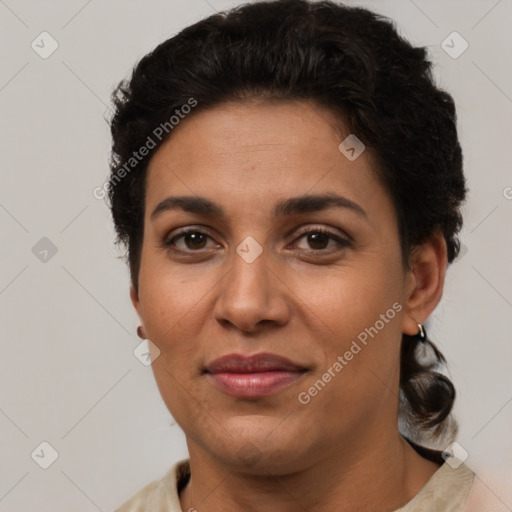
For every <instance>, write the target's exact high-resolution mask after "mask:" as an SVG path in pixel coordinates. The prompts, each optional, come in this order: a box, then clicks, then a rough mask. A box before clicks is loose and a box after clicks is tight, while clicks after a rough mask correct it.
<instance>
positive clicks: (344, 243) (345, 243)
mask: <svg viewBox="0 0 512 512" xmlns="http://www.w3.org/2000/svg"><path fill="white" fill-rule="evenodd" d="M190 233H198V234H201V235H206V236H207V237H209V238H211V239H213V237H212V236H211V235H210V234H209V233H207V232H205V231H201V230H200V229H197V228H186V229H183V230H182V231H180V232H179V233H177V234H176V235H174V236H173V237H172V238H167V239H164V240H162V242H161V244H160V246H161V247H162V248H164V249H167V250H171V251H172V252H175V253H179V254H194V253H196V254H200V253H201V252H202V251H203V249H198V250H193V249H191V250H187V251H184V250H182V249H177V248H175V246H174V243H175V241H176V240H177V239H179V238H182V237H183V236H186V235H187V234H190ZM319 233H321V234H324V235H328V236H329V237H330V239H331V240H334V241H335V242H336V243H337V244H338V247H337V248H334V250H333V248H330V249H309V250H303V252H305V253H307V254H315V255H318V254H320V255H321V254H324V255H326V254H331V253H333V252H336V251H338V250H342V249H344V248H347V247H351V246H352V242H351V241H349V240H347V239H345V238H342V237H340V236H339V235H337V234H335V233H333V232H332V231H329V230H327V229H325V228H314V229H309V230H308V231H303V232H302V233H299V235H298V236H297V238H296V239H295V240H300V239H302V238H305V237H306V236H307V235H311V234H319Z"/></svg>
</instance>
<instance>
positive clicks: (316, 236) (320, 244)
mask: <svg viewBox="0 0 512 512" xmlns="http://www.w3.org/2000/svg"><path fill="white" fill-rule="evenodd" d="M306 238H307V241H308V244H309V246H310V247H311V248H312V249H325V248H326V247H327V245H328V244H329V240H330V239H331V237H330V236H329V235H327V234H325V233H308V235H307V237H306Z"/></svg>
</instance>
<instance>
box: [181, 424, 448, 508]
mask: <svg viewBox="0 0 512 512" xmlns="http://www.w3.org/2000/svg"><path fill="white" fill-rule="evenodd" d="M369 434H371V433H369ZM380 434H381V432H380ZM362 438H364V439H365V440H366V442H364V443H362V442H361V439H362ZM371 440H373V442H372V441H371ZM346 446H350V447H351V448H350V449H346ZM328 452H329V453H328V454H327V455H326V456H325V457H323V458H319V459H316V460H315V461H314V462H312V463H311V464H310V465H307V467H306V468H305V469H302V470H300V471H293V472H290V473H288V474H282V475H269V474H268V473H267V474H265V470H264V468H263V469H261V471H259V472H258V474H248V473H247V472H243V471H241V470H240V468H239V467H230V466H226V465H224V464H220V463H219V462H218V461H217V460H215V459H213V458H211V457H210V456H208V455H207V454H205V452H203V451H202V450H201V449H200V448H199V447H198V446H197V445H194V444H193V443H189V453H190V465H191V478H190V481H189V483H188V485H187V486H186V488H185V489H184V490H183V491H182V493H181V495H180V501H181V507H182V510H184V511H187V510H198V511H201V510H208V511H209V512H220V511H223V512H238V511H240V510H245V511H248V512H252V511H259V512H267V511H269V512H270V511H272V512H275V510H279V511H282V512H296V511H297V510H315V511H317V512H324V511H325V512H327V511H329V512H330V511H332V510H336V511H338V512H349V511H354V510H382V511H394V510H396V509H398V508H400V507H402V506H403V505H405V504H406V503H407V502H408V501H410V500H411V499H412V498H413V497H414V496H415V495H416V494H417V493H418V492H419V490H420V489H421V487H423V485H425V483H426V482H427V481H428V479H429V478H430V477H431V476H432V475H433V474H434V472H435V471H436V470H437V469H438V468H439V465H438V464H435V463H433V462H430V461H428V460H426V459H424V458H422V457H421V456H419V455H418V454H417V453H416V452H415V451H414V449H413V448H412V447H411V446H410V445H409V444H408V443H407V442H406V441H405V440H404V439H403V438H402V437H401V436H400V435H399V434H398V432H396V435H393V436H390V437H388V439H386V440H384V441H383V439H382V437H379V436H377V435H370V436H369V437H367V436H361V435H360V434H358V436H357V439H354V442H350V443H348V442H347V443H344V447H343V448H342V449H340V450H333V449H331V450H328ZM269 472H270V471H269Z"/></svg>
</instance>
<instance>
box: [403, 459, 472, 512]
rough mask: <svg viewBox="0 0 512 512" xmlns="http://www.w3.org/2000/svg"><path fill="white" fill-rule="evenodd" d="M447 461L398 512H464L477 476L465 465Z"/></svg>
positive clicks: (450, 460)
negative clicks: (438, 511) (437, 511)
mask: <svg viewBox="0 0 512 512" xmlns="http://www.w3.org/2000/svg"><path fill="white" fill-rule="evenodd" d="M458 462H460V461H457V464H454V463H453V462H452V459H449V460H447V461H446V462H445V463H444V464H443V465H442V466H441V467H440V468H439V469H438V470H437V471H436V472H435V473H434V474H433V475H432V477H431V478H430V479H429V480H428V482H427V483H426V484H425V485H424V486H423V487H422V489H421V490H420V491H419V492H418V494H417V495H416V496H415V497H414V498H413V499H412V500H411V501H409V502H408V503H407V504H406V505H405V506H403V507H402V508H400V509H399V510H397V511H396V512H428V511H431V510H442V511H443V512H462V511H463V510H464V504H465V503H466V500H467V497H468V494H469V492H470V490H471V487H472V485H473V481H474V478H475V474H474V473H473V471H471V469H469V468H468V467H467V466H466V465H465V464H464V463H460V464H459V463H458Z"/></svg>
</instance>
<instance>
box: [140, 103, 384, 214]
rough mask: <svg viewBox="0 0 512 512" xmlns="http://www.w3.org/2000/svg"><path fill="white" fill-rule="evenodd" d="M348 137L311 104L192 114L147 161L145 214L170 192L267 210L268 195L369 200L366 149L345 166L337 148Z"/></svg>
mask: <svg viewBox="0 0 512 512" xmlns="http://www.w3.org/2000/svg"><path fill="white" fill-rule="evenodd" d="M349 135H350V131H349V130H348V128H347V127H346V126H345V125H344V123H343V121H342V119H341V118H340V117H339V116H336V115H334V114H333V113H332V112H330V111H329V110H328V109H326V108H323V107H321V106H319V105H317V104H315V103H312V102H304V101H289V102H284V103H282V102H281V103H275V102H273V103H270V102H265V103H263V102H250V103H247V102H246V103H234V102H233V103H226V104H222V105H219V106H217V107H215V108H211V109H207V110H204V111H198V112H195V113H194V114H193V115H190V117H189V118H185V119H184V120H183V121H181V123H180V125H179V126H177V127H176V128H175V129H174V130H173V132H172V134H171V137H170V138H169V139H168V140H167V141H166V142H165V143H164V144H162V145H161V146H160V147H159V148H158V150H157V152H156V153H155V155H154V156H153V157H152V159H151V161H150V163H149V166H148V176H147V196H146V204H147V209H146V216H147V217H148V216H149V215H150V213H151V209H152V208H154V207H155V206H156V205H157V204H158V203H159V202H160V201H162V200H163V199H164V198H165V197H166V196H167V195H170V194H173V195H174V194H176V195H198V196H203V197H212V198H214V197H217V198H220V201H221V202H228V203H229V204H228V205H227V207H228V209H229V206H230V205H234V204H235V203H237V202H240V203H241V205H242V206H243V204H245V205H246V207H247V208H249V207H250V208H253V209H254V207H255V206H257V207H260V208H265V209H268V210H269V211H270V206H271V204H270V200H271V199H272V198H277V197H280V198H281V199H282V198H283V197H286V196H292V195H293V196H297V195H304V194H307V193H308V192H309V193H331V192H335V193H342V194H343V195H344V196H347V197H348V198H349V199H353V200H358V201H361V200H362V199H364V196H367V195H368V194H373V197H374V199H376V196H375V194H376V193H378V192H379V193H380V194H383V193H384V191H383V190H382V187H381V186H380V184H379V183H378V180H377V178H376V174H375V172H374V171H373V166H374V165H375V162H374V158H373V156H372V154H371V152H370V151H368V150H365V151H364V152H363V153H362V154H361V155H360V156H359V157H358V158H357V159H355V160H353V161H351V160H349V159H348V158H347V157H346V155H344V154H343V153H342V152H341V151H340V149H339V147H338V146H339V145H340V143H341V142H342V141H343V140H345V139H346V138H347V137H348V136H349ZM379 189H380V190H379ZM272 206H274V204H272ZM273 211H275V208H273Z"/></svg>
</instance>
